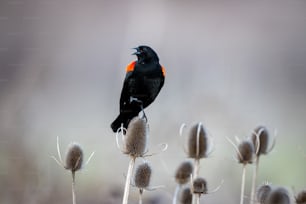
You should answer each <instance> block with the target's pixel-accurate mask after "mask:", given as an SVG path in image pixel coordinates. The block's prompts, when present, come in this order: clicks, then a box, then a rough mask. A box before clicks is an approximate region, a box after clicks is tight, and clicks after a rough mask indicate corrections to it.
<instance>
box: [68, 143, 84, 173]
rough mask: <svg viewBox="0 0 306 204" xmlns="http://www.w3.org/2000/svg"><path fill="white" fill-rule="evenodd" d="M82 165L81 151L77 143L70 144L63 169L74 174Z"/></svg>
mask: <svg viewBox="0 0 306 204" xmlns="http://www.w3.org/2000/svg"><path fill="white" fill-rule="evenodd" d="M82 163H83V150H82V148H81V146H80V145H79V144H77V143H72V144H70V146H69V147H68V151H67V154H66V164H65V168H66V169H68V170H71V171H72V172H75V171H78V170H80V169H81V167H82Z"/></svg>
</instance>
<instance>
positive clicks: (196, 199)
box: [194, 194, 201, 204]
mask: <svg viewBox="0 0 306 204" xmlns="http://www.w3.org/2000/svg"><path fill="white" fill-rule="evenodd" d="M194 195H195V204H200V196H201V194H194Z"/></svg>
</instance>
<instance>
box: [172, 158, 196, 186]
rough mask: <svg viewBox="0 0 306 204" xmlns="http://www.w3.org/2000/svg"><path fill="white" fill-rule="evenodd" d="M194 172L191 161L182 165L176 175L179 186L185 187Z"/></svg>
mask: <svg viewBox="0 0 306 204" xmlns="http://www.w3.org/2000/svg"><path fill="white" fill-rule="evenodd" d="M192 172H193V165H192V163H191V162H189V161H185V162H183V163H181V165H180V166H179V167H178V168H177V170H176V173H175V180H176V182H177V183H178V184H180V185H183V184H185V183H187V182H188V181H189V180H190V175H191V174H192Z"/></svg>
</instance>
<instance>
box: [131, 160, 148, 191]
mask: <svg viewBox="0 0 306 204" xmlns="http://www.w3.org/2000/svg"><path fill="white" fill-rule="evenodd" d="M151 173H152V169H151V167H150V165H149V164H148V163H143V164H141V165H139V166H138V168H137V169H136V173H135V177H134V183H135V186H136V187H138V188H141V189H144V188H147V187H148V186H149V184H150V179H151Z"/></svg>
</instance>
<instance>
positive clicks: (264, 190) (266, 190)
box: [256, 184, 272, 204]
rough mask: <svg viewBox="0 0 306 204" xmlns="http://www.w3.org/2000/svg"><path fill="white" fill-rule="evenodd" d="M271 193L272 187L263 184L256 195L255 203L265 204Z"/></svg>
mask: <svg viewBox="0 0 306 204" xmlns="http://www.w3.org/2000/svg"><path fill="white" fill-rule="evenodd" d="M271 191H272V187H271V186H270V185H269V184H263V185H261V186H259V188H258V189H257V193H256V197H257V201H258V202H259V203H260V204H266V201H267V199H268V196H269V194H270V192H271Z"/></svg>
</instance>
